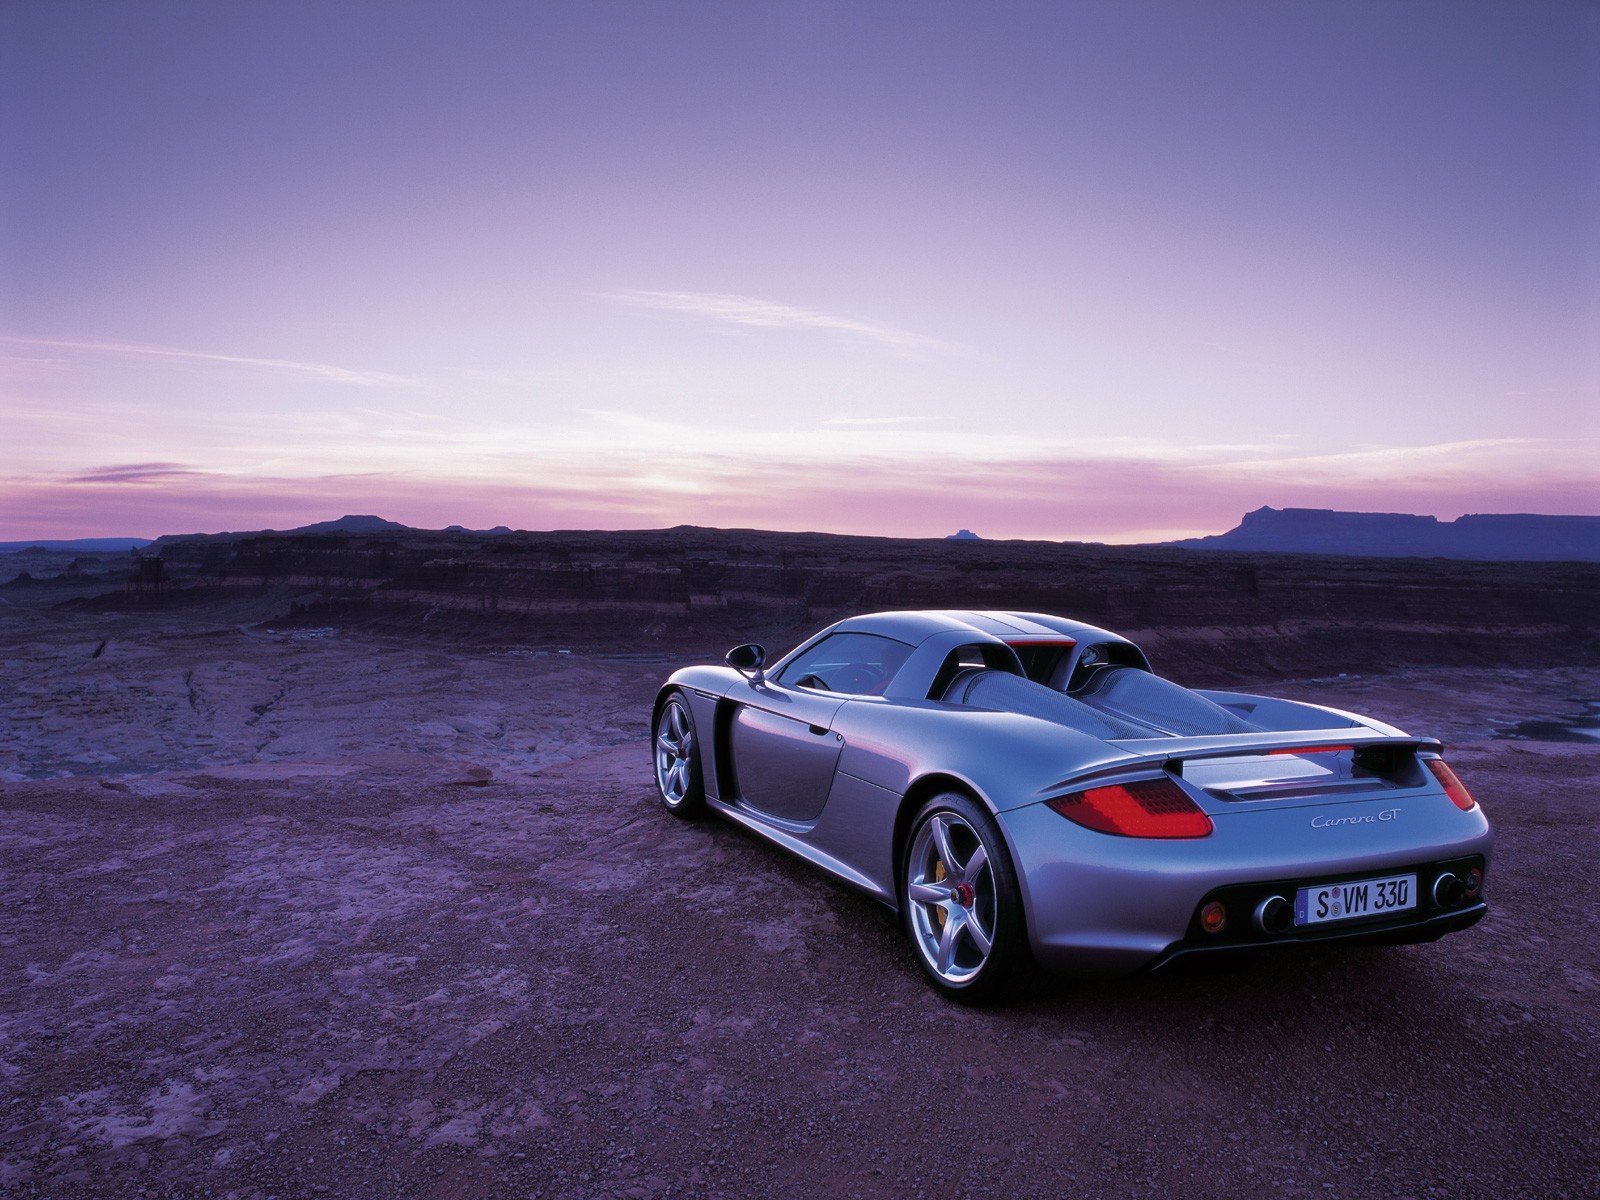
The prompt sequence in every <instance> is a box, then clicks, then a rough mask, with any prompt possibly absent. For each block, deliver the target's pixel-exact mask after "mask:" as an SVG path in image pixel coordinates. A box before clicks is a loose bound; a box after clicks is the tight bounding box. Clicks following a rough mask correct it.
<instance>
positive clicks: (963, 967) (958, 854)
mask: <svg viewBox="0 0 1600 1200" xmlns="http://www.w3.org/2000/svg"><path fill="white" fill-rule="evenodd" d="M980 848H981V849H982V851H983V857H982V859H981V860H980V861H979V865H978V866H977V867H974V866H973V862H974V860H975V859H977V858H978V851H979V849H980ZM951 879H953V880H955V881H956V882H955V883H954V884H952V883H949V882H946V881H947V880H951ZM899 884H900V886H899V891H900V922H901V927H902V928H903V929H904V930H905V933H906V936H907V938H909V939H910V941H911V952H912V956H913V957H914V958H915V959H916V960H917V965H918V966H920V967H921V968H922V972H923V974H924V975H926V976H927V977H928V982H930V983H931V984H932V985H933V987H934V989H935V990H936V991H938V992H939V993H940V994H941V995H943V996H945V997H947V998H948V999H951V1000H954V1001H957V1002H959V1003H961V1004H973V1005H979V1004H993V1003H996V1002H999V1001H1004V1000H1013V999H1017V998H1019V997H1021V996H1023V995H1026V994H1028V993H1031V992H1033V991H1034V990H1036V989H1037V987H1038V985H1039V984H1040V982H1041V981H1042V972H1041V971H1040V970H1039V967H1038V964H1037V963H1036V962H1035V961H1034V958H1033V951H1032V950H1031V949H1030V948H1029V946H1028V931H1027V922H1026V921H1025V920H1024V917H1023V911H1022V892H1021V890H1020V889H1019V888H1018V886H1017V873H1016V869H1015V868H1014V867H1013V866H1012V864H1011V855H1010V854H1009V852H1008V851H1007V850H1006V844H1005V839H1004V838H1003V837H1002V836H1001V835H1000V828H999V826H997V825H996V824H995V821H994V818H993V817H991V816H990V815H989V813H988V811H987V810H986V809H985V808H984V807H983V805H981V804H979V803H978V802H977V801H976V800H974V799H972V798H971V797H970V796H965V795H962V794H961V793H959V792H945V793H943V794H942V795H938V796H935V797H933V799H931V800H929V801H928V802H927V803H926V804H924V805H923V806H922V808H921V809H920V810H918V812H917V815H916V818H915V819H914V820H913V821H912V823H911V832H910V835H909V836H908V837H907V838H906V847H905V853H904V855H903V856H902V858H901V862H900V871H899ZM953 924H954V925H955V931H954V933H953V934H949V935H948V938H947V930H949V929H950V928H951V926H952V925H953ZM985 943H987V946H988V948H987V949H985V948H984V944H985Z"/></svg>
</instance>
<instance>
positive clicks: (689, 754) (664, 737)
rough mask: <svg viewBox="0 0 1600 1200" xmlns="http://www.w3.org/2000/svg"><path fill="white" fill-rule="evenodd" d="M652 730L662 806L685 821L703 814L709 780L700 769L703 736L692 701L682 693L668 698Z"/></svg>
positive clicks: (652, 746)
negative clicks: (699, 730)
mask: <svg viewBox="0 0 1600 1200" xmlns="http://www.w3.org/2000/svg"><path fill="white" fill-rule="evenodd" d="M650 732H651V738H650V759H651V761H652V762H653V763H654V764H655V772H654V774H655V779H656V792H657V794H659V795H660V797H661V803H662V805H663V806H664V807H665V808H666V810H667V811H668V812H669V813H671V814H672V815H673V816H675V817H682V818H684V819H685V820H692V819H694V818H696V817H700V816H703V815H704V814H705V811H706V783H705V776H704V774H703V773H702V772H701V770H700V738H699V736H698V735H697V734H696V733H695V728H694V714H693V713H692V712H690V711H689V702H688V701H687V700H685V699H684V698H683V695H682V694H681V693H679V692H673V693H672V695H670V696H668V697H667V699H666V702H665V703H663V704H662V706H661V709H660V711H659V712H657V713H656V723H655V728H654V729H652V730H651V731H650Z"/></svg>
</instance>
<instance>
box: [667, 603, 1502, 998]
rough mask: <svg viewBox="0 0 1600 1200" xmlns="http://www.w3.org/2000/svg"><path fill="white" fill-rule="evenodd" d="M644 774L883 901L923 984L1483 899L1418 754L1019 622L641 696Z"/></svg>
mask: <svg viewBox="0 0 1600 1200" xmlns="http://www.w3.org/2000/svg"><path fill="white" fill-rule="evenodd" d="M652 729H653V736H654V743H653V754H654V760H655V776H656V783H657V785H658V787H659V788H660V792H661V799H662V802H663V803H664V804H665V805H666V807H667V809H668V810H669V811H671V812H673V813H675V814H677V815H678V816H682V817H693V816H699V815H700V814H702V813H704V812H706V811H713V812H716V813H719V814H720V815H722V816H724V817H726V818H728V819H729V820H731V821H735V822H737V823H738V824H740V825H743V826H744V827H745V828H747V829H750V830H753V831H754V832H756V833H758V834H760V835H761V836H762V837H764V838H767V839H769V840H770V841H773V842H776V843H777V844H778V845H780V846H782V847H784V848H785V849H787V850H790V851H792V852H793V853H795V854H797V855H799V856H800V857H802V858H804V859H807V860H808V861H810V862H813V863H815V864H816V865H817V866H819V867H822V868H823V869H824V870H826V871H829V872H831V873H832V874H834V875H836V876H838V877H839V878H840V879H843V880H845V881H846V882H848V883H850V884H852V885H854V886H855V887H857V888H860V889H861V890H862V891H864V892H867V893H868V894H870V895H872V896H875V897H877V898H878V899H879V900H881V901H883V902H884V903H885V904H887V905H890V906H891V907H892V908H894V909H896V910H898V912H899V913H900V916H901V921H902V923H903V925H904V928H905V931H906V934H907V936H908V937H909V938H910V940H911V944H912V946H913V947H915V950H916V958H917V961H918V962H919V963H920V964H921V966H922V969H923V970H924V971H925V972H926V973H927V976H928V978H929V979H930V980H931V981H932V982H933V984H934V986H935V987H937V988H938V989H939V990H941V991H942V992H944V993H945V994H947V995H949V996H952V997H954V998H957V999H962V1000H966V1001H970V1002H979V1001H983V1000H987V999H992V998H996V997H999V996H1002V995H1006V994H1009V993H1012V992H1014V991H1015V990H1017V988H1018V987H1019V986H1020V985H1022V984H1024V983H1025V982H1026V981H1027V980H1028V979H1029V978H1030V977H1031V976H1032V975H1033V973H1034V972H1035V971H1036V969H1037V967H1039V966H1043V967H1045V968H1048V969H1050V970H1053V971H1057V972H1066V973H1074V974H1090V975H1093V974H1100V975H1114V974H1125V973H1129V972H1134V971H1140V970H1153V969H1158V968H1163V967H1166V966H1168V965H1170V964H1173V963H1177V962H1185V961H1191V962H1192V961H1202V960H1205V959H1207V958H1209V959H1212V960H1215V959H1217V958H1226V957H1238V956H1248V955H1251V954H1254V953H1256V952H1258V951H1260V950H1262V949H1264V948H1267V947H1273V946H1284V945H1297V944H1300V945H1303V944H1310V943H1319V944H1320V943H1327V942H1381V943H1396V942H1421V941H1432V940H1433V939H1435V938H1437V937H1439V936H1440V935H1441V934H1445V933H1449V932H1452V931H1454V930H1457V929H1465V928H1467V927H1468V926H1470V925H1472V924H1474V923H1476V922H1477V921H1478V920H1479V918H1481V917H1482V916H1483V914H1484V913H1485V912H1486V911H1487V906H1486V905H1485V904H1484V900H1483V880H1484V872H1485V870H1486V869H1487V867H1488V860H1489V848H1490V841H1491V835H1490V832H1489V822H1488V821H1487V820H1486V819H1485V817H1484V815H1483V810H1482V809H1480V808H1479V807H1478V805H1477V804H1476V803H1475V802H1474V801H1473V798H1472V796H1471V795H1470V794H1469V793H1468V792H1467V789H1466V788H1465V787H1463V786H1462V784H1461V781H1460V780H1459V779H1457V778H1456V776H1455V773H1454V772H1453V771H1451V769H1450V768H1449V767H1448V766H1446V765H1445V763H1444V760H1443V759H1442V758H1440V756H1439V754H1440V746H1439V743H1438V742H1437V741H1434V740H1433V739H1431V738H1422V737H1413V736H1411V735H1409V734H1406V733H1402V732H1401V731H1400V730H1398V729H1395V728H1393V727H1391V726H1388V725H1384V724H1382V723H1381V722H1378V721H1374V720H1372V719H1371V718H1368V717H1359V716H1356V715H1354V714H1352V713H1346V712H1339V711H1338V710H1336V709H1331V708H1323V707H1321V706H1319V705H1314V704H1302V703H1298V702H1296V701H1292V700H1278V699H1274V698H1272V697H1270V696H1256V695H1246V694H1243V693H1237V692H1218V691H1199V690H1191V689H1189V688H1184V687H1180V686H1178V685H1177V684H1175V683H1172V682H1170V681H1168V680H1165V679H1163V678H1161V677H1160V676H1159V675H1156V674H1154V673H1153V672H1152V671H1151V669H1150V664H1149V663H1148V662H1147V661H1146V659H1145V656H1144V654H1143V653H1142V652H1141V651H1140V649H1139V647H1138V646H1136V645H1134V644H1133V643H1132V642H1130V641H1128V640H1127V639H1126V638H1123V637H1119V636H1117V635H1116V634H1114V633H1108V632H1107V631H1106V630H1104V629H1097V628H1095V627H1094V626H1092V625H1085V624H1082V623H1081V622H1078V621H1068V620H1064V619H1062V618H1060V617H1052V616H1046V615H1044V614H1041V613H1014V612H890V613H874V614H872V615H869V616H861V617H851V618H850V619H848V620H845V621H840V622H838V623H837V624H835V625H831V626H829V627H828V628H827V629H824V630H823V631H822V632H821V633H818V634H817V635H816V636H815V637H812V638H811V639H810V640H808V641H806V642H804V643H803V644H802V645H800V646H799V647H798V648H796V649H794V650H792V651H790V652H789V654H787V655H786V656H784V657H783V658H782V659H780V660H779V661H778V662H776V663H774V664H773V665H772V666H771V667H768V666H767V664H766V655H765V652H764V650H763V649H762V647H760V646H757V645H746V646H739V647H736V648H735V649H733V650H731V651H729V652H728V656H727V665H726V666H697V667H685V668H684V669H683V670H681V671H678V672H676V673H675V674H673V676H672V677H671V678H670V679H669V680H668V681H667V683H666V685H665V686H664V687H663V688H662V689H661V692H660V694H659V696H658V697H657V699H656V704H655V715H654V720H653V722H652Z"/></svg>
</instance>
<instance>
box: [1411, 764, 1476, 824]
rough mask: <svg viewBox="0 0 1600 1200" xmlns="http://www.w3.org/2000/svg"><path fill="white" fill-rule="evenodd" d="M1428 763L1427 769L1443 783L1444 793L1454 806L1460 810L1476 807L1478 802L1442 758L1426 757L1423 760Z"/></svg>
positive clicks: (1464, 810)
mask: <svg viewBox="0 0 1600 1200" xmlns="http://www.w3.org/2000/svg"><path fill="white" fill-rule="evenodd" d="M1423 761H1424V762H1425V763H1427V765H1428V770H1430V771H1432V772H1433V777H1434V778H1435V779H1437V780H1438V781H1439V782H1440V783H1442V784H1443V785H1444V794H1445V795H1446V796H1449V797H1450V799H1451V800H1452V801H1453V802H1454V803H1455V806H1456V807H1457V808H1459V809H1460V810H1461V811H1462V812H1467V811H1468V810H1469V809H1474V808H1477V807H1478V802H1477V801H1476V800H1474V799H1473V798H1472V793H1471V792H1469V791H1467V785H1466V784H1464V783H1462V782H1461V780H1459V779H1457V778H1456V773H1455V772H1454V771H1452V770H1451V769H1450V768H1449V766H1448V765H1446V763H1445V761H1444V759H1442V758H1428V759H1424V760H1423Z"/></svg>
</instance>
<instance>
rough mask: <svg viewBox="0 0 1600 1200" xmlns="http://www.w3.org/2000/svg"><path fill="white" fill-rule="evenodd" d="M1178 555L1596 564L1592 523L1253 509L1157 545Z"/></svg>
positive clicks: (1597, 520)
mask: <svg viewBox="0 0 1600 1200" xmlns="http://www.w3.org/2000/svg"><path fill="white" fill-rule="evenodd" d="M1161 544H1162V545H1164V546H1175V547H1178V548H1180V549H1184V550H1246V551H1267V552H1269V553H1279V554H1340V555H1357V556H1361V557H1365V558H1460V559H1474V560H1477V561H1480V562H1491V561H1499V562H1600V517H1562V516H1545V515H1542V514H1537V513H1487V514H1477V513H1474V514H1469V515H1467V516H1464V517H1461V518H1460V519H1459V520H1455V521H1441V520H1439V519H1438V518H1437V517H1419V516H1414V515H1412V514H1410V513H1362V512H1335V511H1334V510H1333V509H1327V508H1258V509H1256V510H1255V511H1254V512H1248V513H1246V514H1245V515H1244V519H1243V520H1241V521H1240V522H1239V525H1238V527H1237V528H1234V529H1230V530H1229V531H1228V532H1227V533H1221V534H1216V535H1213V536H1211V537H1199V538H1185V539H1183V540H1181V541H1176V542H1163V543H1161Z"/></svg>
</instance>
